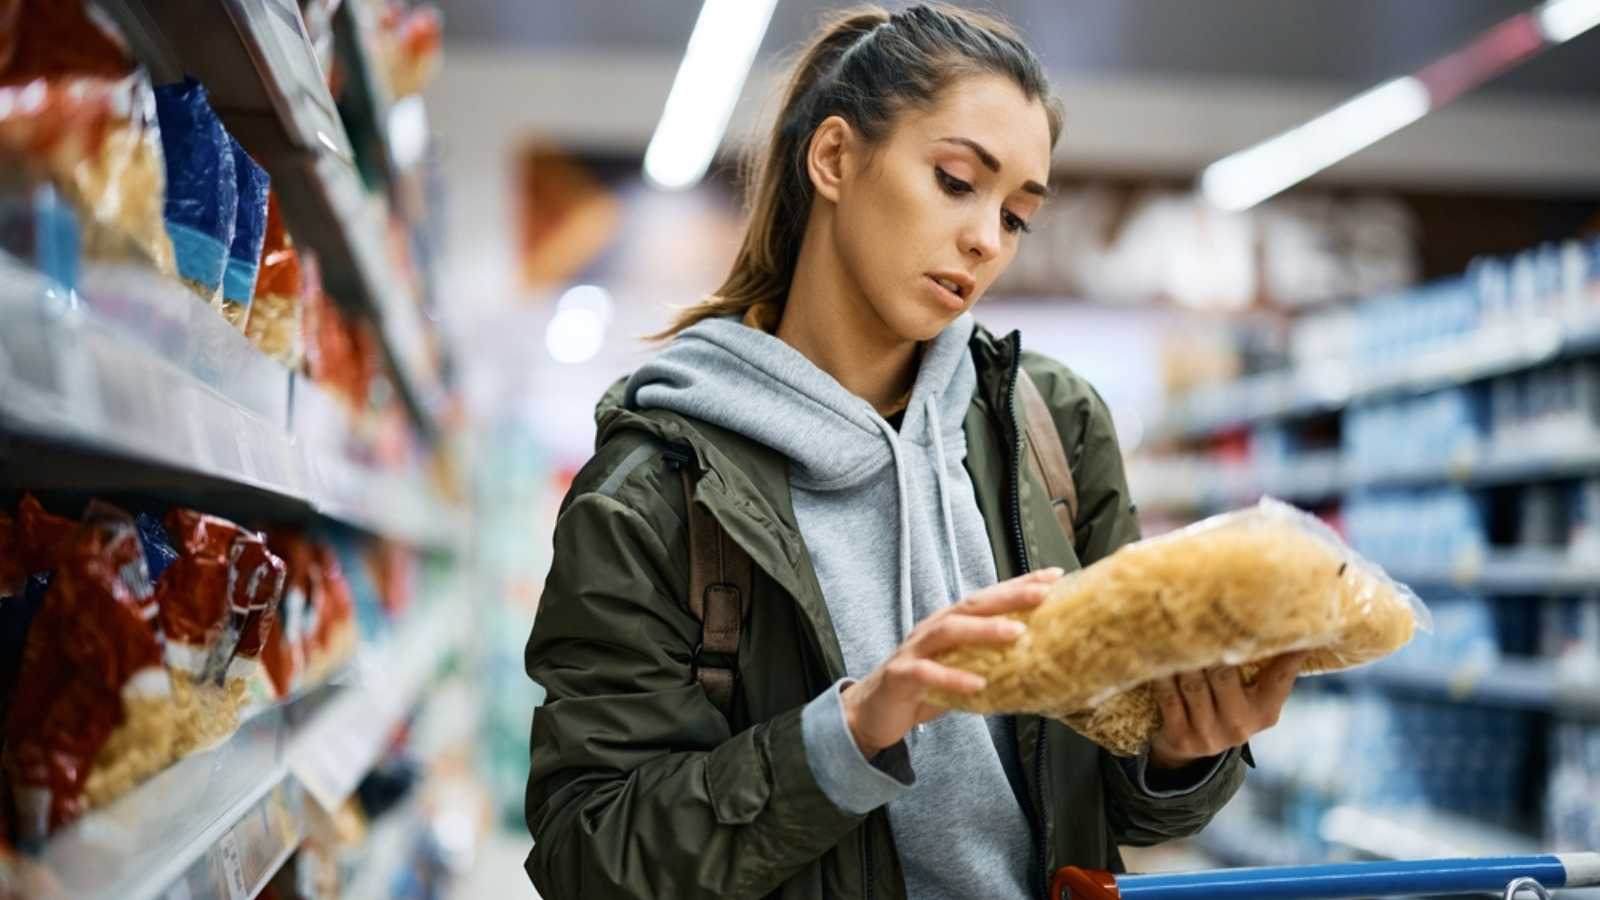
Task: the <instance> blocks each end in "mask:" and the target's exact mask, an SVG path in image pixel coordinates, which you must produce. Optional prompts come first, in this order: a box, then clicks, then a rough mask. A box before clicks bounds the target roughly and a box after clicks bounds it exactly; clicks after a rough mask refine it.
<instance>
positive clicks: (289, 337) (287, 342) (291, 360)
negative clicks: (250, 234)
mask: <svg viewBox="0 0 1600 900" xmlns="http://www.w3.org/2000/svg"><path fill="white" fill-rule="evenodd" d="M266 225H267V230H266V235H265V237H264V239H263V241H262V246H261V264H260V267H259V272H258V274H257V276H256V291H255V299H254V300H252V301H251V304H250V316H249V318H248V320H247V322H246V325H245V334H246V335H247V336H249V338H250V341H251V343H253V344H255V345H256V347H257V348H258V349H259V350H260V351H261V352H262V353H265V354H266V355H268V356H270V357H272V358H273V359H276V360H277V361H278V362H281V363H283V364H284V365H285V366H287V367H289V368H290V369H296V370H298V369H299V368H300V364H301V362H302V361H303V360H304V359H305V343H304V340H303V337H302V327H303V326H302V324H301V302H300V297H301V293H302V291H303V290H304V286H303V279H302V275H301V270H300V255H299V254H298V253H296V252H295V248H294V241H293V240H291V239H290V237H289V231H288V229H287V228H285V227H284V224H283V213H282V211H281V210H280V209H279V207H278V196H277V195H276V194H274V193H271V192H269V193H268V194H267V223H266Z"/></svg>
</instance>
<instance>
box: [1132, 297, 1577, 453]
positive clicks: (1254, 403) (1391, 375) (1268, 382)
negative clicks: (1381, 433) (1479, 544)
mask: <svg viewBox="0 0 1600 900" xmlns="http://www.w3.org/2000/svg"><path fill="white" fill-rule="evenodd" d="M1596 349H1600V321H1595V320H1594V319H1592V318H1586V319H1581V320H1578V321H1571V322H1562V321H1558V320H1552V319H1539V320H1532V321H1522V322H1514V321H1508V322H1504V323H1489V324H1485V325H1484V326H1483V328H1482V330H1481V331H1480V332H1478V333H1475V334H1469V335H1463V336H1460V337H1457V338H1453V339H1450V340H1449V341H1446V342H1441V343H1439V344H1438V345H1437V346H1431V347H1423V348H1419V349H1418V350H1416V351H1415V352H1414V353H1413V354H1412V355H1411V356H1410V358H1407V359H1405V360H1402V361H1399V362H1391V363H1379V364H1376V365H1372V366H1370V367H1368V366H1364V365H1360V364H1352V365H1350V366H1348V367H1346V366H1332V365H1328V366H1323V367H1319V368H1306V369H1301V370H1293V371H1284V372H1274V373H1270V374H1265V375H1257V376H1252V377H1249V378H1246V379H1241V380H1240V381H1237V382H1234V383H1232V384H1229V385H1226V386H1223V387H1217V388H1209V389H1201V390H1199V391H1196V392H1194V393H1193V394H1191V395H1189V396H1186V397H1184V398H1181V399H1180V400H1178V401H1177V403H1176V404H1175V405H1174V411H1173V413H1172V416H1171V417H1170V418H1169V419H1166V420H1164V421H1163V422H1161V423H1160V424H1159V425H1158V426H1157V427H1156V429H1155V436H1156V437H1157V438H1158V439H1180V438H1196V437H1204V436H1205V435H1207V434H1210V433H1212V432H1215V431H1218V430H1220V429H1223V428H1228V427H1233V426H1241V425H1248V424H1252V423H1256V422H1259V421H1262V420H1269V419H1279V418H1292V417H1303V416H1309V415H1314V414H1319V413H1327V412H1333V411H1336V410H1340V409H1343V408H1344V407H1346V406H1348V405H1350V404H1352V403H1355V402H1357V401H1369V400H1375V399H1380V398H1383V397H1385V396H1387V395H1394V394H1420V393H1424V392H1427V391H1431V390H1437V389H1439V388H1443V387H1448V386H1451V385H1459V384H1466V383H1470V382H1474V381H1479V380H1482V379H1485V378H1492V377H1494V376H1497V375H1504V374H1507V373H1511V372H1517V371H1519V370H1523V369H1527V368H1531V367H1533V366H1538V365H1543V364H1546V363H1549V362H1552V361H1554V360H1558V359H1563V358H1568V357H1572V356H1577V355H1580V354H1584V353H1589V352H1592V351H1594V350H1596Z"/></svg>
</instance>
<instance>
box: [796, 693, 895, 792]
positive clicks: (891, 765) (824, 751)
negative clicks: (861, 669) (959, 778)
mask: <svg viewBox="0 0 1600 900" xmlns="http://www.w3.org/2000/svg"><path fill="white" fill-rule="evenodd" d="M849 683H850V682H849V680H848V679H845V680H840V681H839V682H837V683H835V684H834V685H833V687H830V688H828V689H827V690H826V691H824V692H822V693H821V694H820V695H818V696H817V697H816V698H815V699H813V700H812V701H811V702H810V703H807V704H806V706H805V709H803V710H802V711H801V713H800V734H801V738H802V739H803V740H804V742H805V745H806V765H807V766H808V767H809V768H810V769H811V774H812V776H813V777H815V778H816V779H817V784H818V785H819V786H821V788H822V792H823V794H825V795H826V796H827V798H828V799H829V800H831V801H832V802H833V805H835V806H837V807H839V808H840V809H842V810H844V811H845V812H847V813H849V814H851V815H853V816H861V815H866V814H867V813H869V812H871V811H873V810H874V809H877V808H878V807H880V806H882V805H884V804H885V803H888V802H889V801H891V800H893V799H895V798H896V797H899V796H900V795H901V794H904V793H905V792H906V791H909V790H910V789H911V788H912V786H914V785H915V784H916V783H917V774H916V772H914V771H913V770H912V768H911V751H910V749H909V748H907V747H906V742H905V741H900V742H899V743H897V744H895V745H894V746H892V747H889V748H888V749H886V750H884V751H883V752H882V753H879V754H878V755H877V756H875V757H873V758H872V760H870V761H869V760H868V759H867V758H866V757H865V756H863V755H861V748H860V747H857V746H856V739H855V738H853V737H851V736H850V727H849V726H848V725H847V724H846V723H845V718H844V701H843V700H841V699H840V697H839V692H840V691H841V690H843V689H844V687H845V686H846V685H847V684H849Z"/></svg>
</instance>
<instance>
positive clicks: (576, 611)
mask: <svg viewBox="0 0 1600 900" xmlns="http://www.w3.org/2000/svg"><path fill="white" fill-rule="evenodd" d="M554 550H555V552H554V564H553V566H552V569H551V572H550V575H549V578H548V580H547V582H546V585H545V590H544V595H543V597H542V599H541V601H540V608H539V612H538V614H537V616H536V618H535V621H534V626H533V634H532V636H531V637H530V639H529V642H528V647H527V654H526V666H527V671H528V674H529V676H530V677H532V678H533V679H534V680H535V681H537V682H538V683H539V684H541V685H542V686H543V687H544V689H545V691H546V700H545V703H544V704H543V705H542V706H541V707H540V708H539V709H537V710H536V711H535V713H534V716H533V736H532V768H531V772H530V774H529V777H528V791H527V809H526V812H527V818H528V828H529V830H530V832H531V833H532V834H533V838H534V848H533V851H532V853H531V854H530V855H529V857H528V860H527V869H528V874H529V876H530V877H531V878H532V880H533V883H534V886H535V887H536V888H537V889H538V891H539V892H540V893H541V894H542V895H543V896H546V897H573V898H577V897H607V898H618V900H627V898H640V900H644V898H650V900H654V898H658V897H726V898H740V897H760V896H764V895H766V894H767V893H769V892H770V891H771V890H772V889H773V888H774V887H776V886H777V885H778V884H779V883H780V882H782V881H783V880H785V879H786V878H788V877H789V876H790V875H792V874H793V873H794V872H795V871H797V870H798V869H799V868H801V867H802V866H804V865H805V864H806V863H808V862H810V861H812V860H814V859H816V858H817V857H818V856H820V855H822V854H823V853H824V852H826V851H827V850H828V849H829V848H830V847H832V846H833V845H834V844H836V843H837V842H838V841H839V840H840V839H841V838H842V837H843V836H845V835H846V834H847V833H848V832H849V831H850V830H851V829H853V828H854V827H856V825H858V824H859V822H860V821H861V820H860V818H858V817H855V816H851V815H849V814H847V813H845V812H843V811H842V810H840V809H839V808H838V807H836V806H835V805H834V804H833V803H832V802H830V801H829V800H828V799H827V797H826V795H825V794H824V793H823V791H822V789H821V788H820V787H819V786H818V784H817V781H816V778H815V777H814V776H813V774H812V771H811V767H810V766H808V765H807V763H806V757H805V749H804V740H803V735H802V728H801V709H800V708H798V707H797V708H796V709H793V710H791V711H789V712H787V713H784V714H783V715H780V716H778V717H776V718H774V719H772V720H769V721H767V722H764V723H761V724H758V725H755V726H753V727H751V728H748V729H746V730H744V731H741V732H740V733H738V734H730V732H729V726H728V723H727V721H726V720H725V719H724V718H723V717H722V715H721V713H719V712H718V711H717V709H716V707H715V706H713V705H712V703H711V701H710V700H709V699H707V697H706V696H705V693H704V691H703V690H702V689H701V687H700V686H699V685H698V684H697V683H696V682H695V680H694V678H693V677H692V676H691V674H690V668H689V660H690V655H691V652H692V648H693V647H694V645H695V641H696V639H697V638H698V636H699V626H698V624H697V623H696V622H695V621H694V619H693V618H692V617H691V616H690V615H689V613H688V612H687V611H686V610H684V609H683V607H682V606H681V604H680V603H679V602H678V600H677V599H676V595H677V594H678V593H681V589H682V588H681V585H682V583H683V582H684V581H685V580H686V576H687V573H686V571H685V570H684V569H683V568H682V566H681V564H680V563H677V562H676V561H675V560H674V559H673V556H672V554H670V553H669V552H668V549H667V547H666V545H665V544H664V543H663V541H662V539H661V537H660V534H659V533H658V531H657V530H656V529H654V528H652V527H651V526H650V524H649V523H648V522H647V520H646V519H645V518H644V517H643V516H642V515H640V513H639V512H637V511H636V510H635V509H634V508H632V507H630V506H628V505H626V504H624V503H622V502H620V501H618V500H617V499H614V498H613V497H611V496H608V495H603V494H598V493H589V494H582V495H579V496H577V497H576V498H575V499H573V500H571V501H570V503H569V505H568V506H567V508H566V509H565V510H564V511H563V513H562V515H561V517H560V518H559V520H558V521H557V524H556V529H555V548H554ZM679 558H681V554H680V555H679ZM674 585H677V588H676V589H675V587H674Z"/></svg>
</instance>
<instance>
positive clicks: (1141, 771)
mask: <svg viewBox="0 0 1600 900" xmlns="http://www.w3.org/2000/svg"><path fill="white" fill-rule="evenodd" d="M1233 752H1234V751H1232V750H1229V751H1228V752H1226V753H1219V754H1217V755H1216V756H1214V757H1212V758H1211V760H1212V761H1211V764H1210V765H1209V766H1206V765H1204V763H1205V761H1204V760H1195V761H1194V762H1193V763H1190V764H1189V765H1188V766H1185V767H1184V768H1183V769H1181V770H1179V771H1177V772H1172V773H1170V774H1168V775H1167V777H1166V779H1164V782H1165V783H1163V785H1162V786H1161V787H1160V788H1153V787H1151V786H1150V780H1149V776H1150V754H1149V753H1148V752H1145V753H1141V754H1139V755H1138V756H1135V757H1131V758H1122V759H1118V760H1117V762H1118V763H1120V764H1121V765H1122V769H1123V771H1125V772H1127V773H1128V779H1129V780H1130V781H1132V782H1133V783H1134V784H1135V785H1136V786H1137V787H1138V788H1139V790H1141V791H1143V792H1144V794H1145V796H1147V797H1154V798H1156V799H1157V800H1170V799H1172V798H1174V797H1185V796H1188V795H1189V794H1192V793H1194V792H1195V791H1198V790H1200V789H1201V788H1203V787H1205V786H1206V785H1207V784H1210V783H1211V779H1213V778H1215V777H1217V773H1218V772H1220V771H1222V767H1223V765H1224V764H1226V763H1227V761H1228V757H1230V756H1232V755H1233ZM1197 771H1199V772H1204V773H1205V774H1204V775H1203V776H1202V777H1200V778H1194V777H1193V774H1192V773H1194V772H1197ZM1191 779H1192V780H1191ZM1172 782H1176V783H1177V784H1179V785H1180V786H1179V787H1168V786H1167V784H1168V783H1172Z"/></svg>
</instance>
